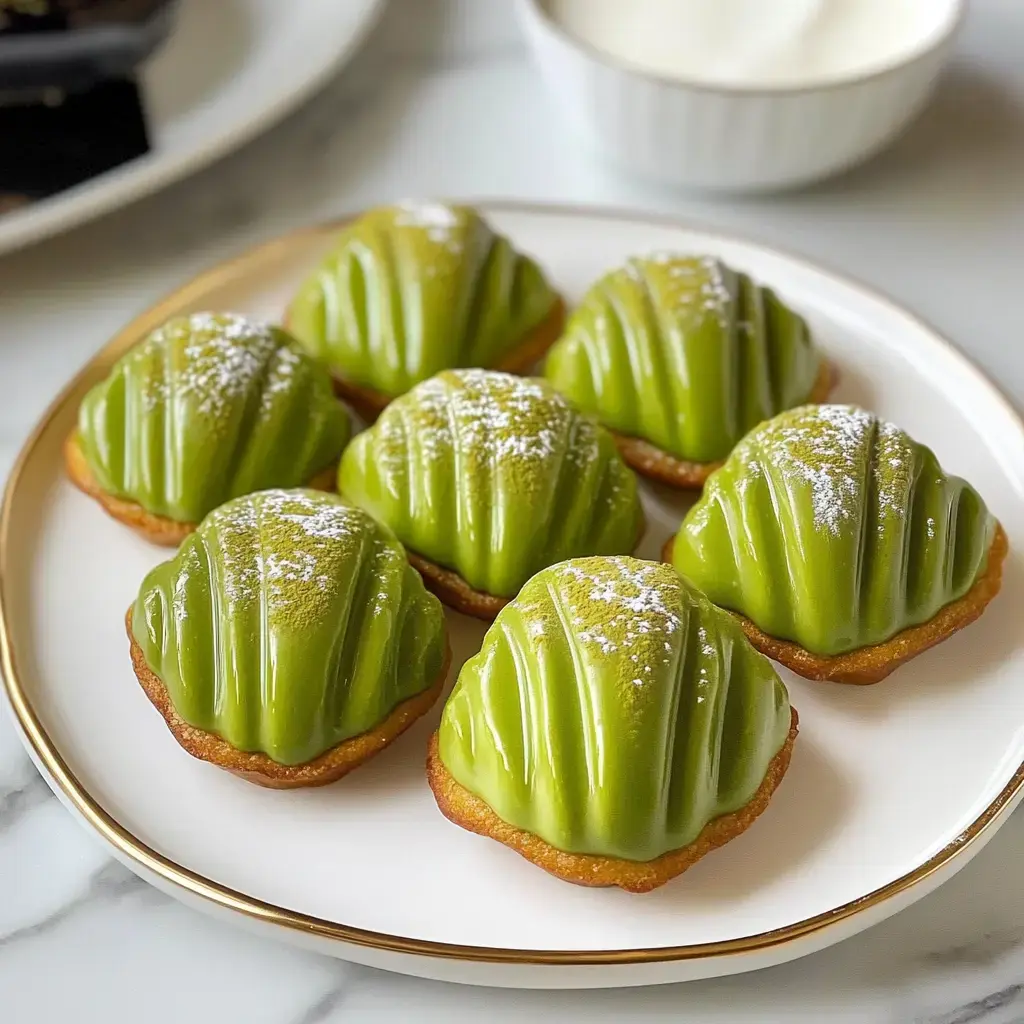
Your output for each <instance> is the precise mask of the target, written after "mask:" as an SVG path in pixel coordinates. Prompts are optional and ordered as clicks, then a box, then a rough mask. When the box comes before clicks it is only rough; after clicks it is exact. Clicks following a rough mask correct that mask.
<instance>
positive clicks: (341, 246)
mask: <svg viewBox="0 0 1024 1024" xmlns="http://www.w3.org/2000/svg"><path fill="white" fill-rule="evenodd" d="M557 301H558V299H557V296H556V294H555V292H554V291H553V290H552V288H551V286H550V285H549V284H548V282H547V281H546V280H545V278H544V275H543V273H542V272H541V270H540V268H539V267H538V266H537V264H536V263H534V261H533V260H531V259H529V258H528V257H526V256H523V255H521V254H520V253H518V252H516V250H515V249H514V248H513V247H512V245H511V244H510V242H509V241H508V239H506V238H504V237H503V236H501V235H499V234H497V233H496V232H495V231H494V230H493V229H492V228H491V227H490V226H489V225H488V223H487V222H486V221H485V220H484V219H483V218H482V217H481V216H480V215H479V214H478V213H477V212H476V211H475V210H473V209H471V208H470V207H466V206H445V205H442V204H440V203H405V204H399V205H397V206H388V207H382V208H379V209H375V210H371V211H370V212H369V213H366V214H364V215H363V216H361V217H359V218H358V219H356V220H355V221H353V222H352V223H351V224H350V225H348V226H347V227H346V228H344V230H342V232H341V234H340V235H339V237H338V240H337V244H336V245H335V246H334V249H333V251H332V252H331V254H330V255H329V256H328V257H327V258H326V259H325V260H324V261H323V263H322V264H321V265H320V266H319V267H318V268H317V269H316V271H314V273H313V274H312V275H310V277H309V278H308V280H307V281H306V282H305V283H304V284H303V285H302V287H301V289H300V290H299V292H298V294H297V295H296V297H295V299H294V300H293V302H292V304H291V307H290V308H289V310H288V317H287V322H288V326H289V328H290V329H291V330H292V331H293V332H294V333H295V335H296V336H297V337H298V339H299V340H300V341H301V342H302V343H303V344H304V345H305V346H306V348H307V349H308V350H309V351H310V352H312V353H313V354H314V355H315V356H317V357H318V358H319V359H320V360H321V361H322V362H324V363H325V364H326V365H327V366H329V367H330V368H331V369H332V371H334V372H335V373H336V374H337V375H338V376H339V377H341V378H343V379H344V380H346V381H349V382H351V383H353V384H357V385H362V386H364V387H367V388H371V389H373V390H374V391H376V392H379V393H382V394H384V395H390V396H393V395H400V394H402V393H404V392H405V391H408V390H409V388H411V387H412V386H413V385H414V384H416V383H418V382H419V381H422V380H426V379H427V378H428V377H432V376H433V375H434V374H435V373H437V372H438V371H439V370H445V369H448V368H450V367H456V366H498V365H499V364H502V363H503V360H504V359H505V358H506V357H507V356H509V355H510V353H512V352H513V350H514V349H516V347H517V346H519V345H520V344H521V343H522V342H523V341H524V340H525V338H526V336H527V335H528V334H529V333H530V332H531V331H532V330H533V329H534V328H536V327H538V325H540V324H541V322H542V321H544V320H545V318H546V317H547V316H548V315H549V314H551V313H552V311H553V310H554V308H555V306H556V304H557ZM535 358H536V357H535Z"/></svg>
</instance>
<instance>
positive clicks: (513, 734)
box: [438, 557, 790, 861]
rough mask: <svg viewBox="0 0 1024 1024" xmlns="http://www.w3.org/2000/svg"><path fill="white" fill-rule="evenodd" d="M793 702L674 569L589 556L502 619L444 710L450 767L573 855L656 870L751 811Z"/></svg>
mask: <svg viewBox="0 0 1024 1024" xmlns="http://www.w3.org/2000/svg"><path fill="white" fill-rule="evenodd" d="M789 728H790V708H789V697H788V695H787V693H786V688H785V687H784V686H783V684H782V682H781V681H780V679H779V677H778V675H776V673H775V670H774V669H773V668H772V665H771V663H770V662H769V661H768V660H767V659H766V658H765V657H763V656H762V655H760V654H758V653H757V652H756V651H755V650H754V649H753V648H752V647H751V646H750V644H749V643H748V642H747V640H746V638H745V637H744V636H743V632H742V630H741V629H740V627H739V624H738V623H737V622H736V620H735V619H733V618H732V617H731V616H730V615H728V614H726V613H725V612H723V611H721V610H720V609H718V608H716V607H715V606H714V605H713V604H712V603H711V602H710V601H709V600H708V599H707V598H706V597H704V595H703V594H701V593H700V592H699V591H697V590H696V589H694V588H693V587H691V586H690V585H689V584H687V583H686V582H685V581H684V580H683V579H681V578H680V576H679V574H678V573H677V572H676V571H675V570H674V569H673V568H672V567H671V566H668V565H661V564H659V563H657V562H643V561H640V560H639V559H636V558H628V557H618V558H580V559H574V560H572V561H568V562H562V563H560V564H559V565H553V566H551V567H550V568H548V569H545V570H544V571H543V572H540V573H538V574H537V575H536V576H534V577H533V579H532V580H530V581H529V583H527V584H526V586H525V587H523V589H522V591H521V592H520V594H519V596H518V597H517V598H516V599H515V601H513V602H512V603H511V604H509V605H507V606H506V607H505V608H504V609H502V611H501V613H500V614H499V615H498V618H497V619H496V620H495V622H494V625H493V626H491V628H490V629H489V630H488V631H487V635H486V636H485V637H484V643H483V648H482V650H481V651H480V653H479V654H477V655H475V656H474V657H472V658H470V660H469V661H467V662H466V664H465V665H464V666H463V668H462V672H461V673H460V674H459V679H458V683H457V684H456V686H455V689H454V691H453V692H452V695H451V697H450V698H449V700H448V703H447V705H446V706H445V709H444V714H443V716H442V719H441V725H440V729H439V733H438V750H439V754H440V757H441V760H442V761H443V762H444V765H445V767H446V768H447V769H448V771H449V772H451V774H452V775H453V776H454V777H455V779H456V780H457V781H458V782H460V783H461V784H462V785H463V786H465V787H466V788H467V789H469V790H471V791H472V792H473V793H475V794H477V796H479V797H481V798H482V799H483V800H484V801H486V802H487V804H488V805H489V806H490V807H491V808H492V810H494V811H495V813H496V814H497V815H498V816H499V817H500V818H503V819H504V820H505V821H507V822H509V823H511V824H512V825H515V826H517V827H518V828H522V829H525V830H527V831H528V832H532V833H534V834H535V835H538V836H540V837H541V839H543V840H545V841H546V842H548V843H550V844H551V845H552V846H554V847H556V848H557V849H559V850H566V851H570V852H573V853H592V854H601V855H605V856H610V857H622V858H626V859H628V860H637V861H646V860H652V859H653V858H655V857H658V856H660V855H661V854H663V853H666V852H668V851H669V850H675V849H678V848H679V847H682V846H686V845H687V844H688V843H691V842H693V840H694V839H696V838H697V836H698V834H699V833H700V831H701V829H702V828H703V827H704V826H705V825H706V824H707V823H708V822H709V821H711V819H713V818H716V817H718V816H719V815H722V814H726V813H728V812H730V811H735V810H737V809H738V808H740V807H742V806H744V805H745V804H747V803H749V802H750V800H751V799H752V798H753V796H754V794H755V793H756V792H757V790H758V788H759V787H760V785H761V783H762V781H763V780H764V777H765V773H766V772H767V769H768V764H769V762H770V761H771V759H772V758H773V757H774V756H775V754H777V753H778V752H779V750H780V749H781V748H782V746H783V744H784V742H785V740H786V736H787V735H788V733H789Z"/></svg>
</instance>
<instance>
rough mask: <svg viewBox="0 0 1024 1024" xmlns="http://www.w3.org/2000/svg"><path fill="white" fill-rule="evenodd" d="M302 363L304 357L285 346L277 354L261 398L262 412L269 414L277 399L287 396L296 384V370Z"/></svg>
mask: <svg viewBox="0 0 1024 1024" xmlns="http://www.w3.org/2000/svg"><path fill="white" fill-rule="evenodd" d="M301 363H302V356H300V355H299V353H298V352H296V351H295V349H293V348H290V347H289V346H287V345H285V346H283V347H282V348H279V349H278V350H277V352H276V353H275V357H274V361H273V362H272V363H271V366H270V371H269V372H268V373H267V378H266V382H265V383H264V386H263V394H262V395H261V396H260V410H261V411H262V412H264V413H266V412H269V411H270V410H271V408H272V407H273V405H274V403H275V402H276V401H277V399H278V398H279V397H280V396H281V395H284V394H287V393H288V392H289V391H290V390H291V389H292V387H293V385H294V383H295V370H296V368H297V367H298V366H299V365H300V364H301Z"/></svg>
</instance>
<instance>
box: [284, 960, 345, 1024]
mask: <svg viewBox="0 0 1024 1024" xmlns="http://www.w3.org/2000/svg"><path fill="white" fill-rule="evenodd" d="M348 973H349V971H348V969H347V968H346V970H345V977H344V979H343V980H342V981H340V982H339V983H338V984H337V985H334V986H332V987H331V988H329V989H328V990H327V991H326V992H325V993H324V994H323V995H322V996H320V998H319V999H317V1001H316V1002H315V1003H313V1005H312V1006H310V1007H309V1009H307V1010H305V1011H304V1012H303V1013H302V1014H301V1015H300V1016H299V1017H297V1018H296V1019H295V1020H294V1021H293V1024H324V1021H326V1020H329V1019H330V1018H331V1016H333V1014H334V1011H335V1010H336V1009H338V1007H339V1006H341V1004H342V1003H343V1002H344V1000H345V997H346V995H348V989H349V977H348Z"/></svg>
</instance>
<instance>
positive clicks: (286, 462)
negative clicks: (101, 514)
mask: <svg viewBox="0 0 1024 1024" xmlns="http://www.w3.org/2000/svg"><path fill="white" fill-rule="evenodd" d="M350 433H351V425H350V422H349V418H348V414H347V413H346V412H345V409H344V407H343V406H342V405H341V404H340V403H339V402H338V401H337V399H335V397H334V395H333V392H332V389H331V381H330V378H329V376H328V374H327V373H326V371H325V370H323V369H322V368H321V367H320V366H318V365H317V364H316V363H315V362H314V361H313V360H312V359H310V358H309V357H308V356H307V355H305V354H304V353H303V352H301V351H300V350H298V349H297V348H296V347H295V346H294V342H293V340H292V339H291V338H290V337H289V335H288V334H286V333H285V332H284V331H282V330H280V328H277V327H271V326H270V325H268V324H262V323H255V322H253V321H251V320H247V319H246V318H245V317H241V316H236V315H234V314H229V313H216V314H215V313H194V314H192V315H191V316H183V317H177V318H175V319H173V320H169V321H168V322H167V323H166V324H164V325H163V327H160V328H158V329H157V330H155V331H154V332H153V333H152V334H150V335H149V337H148V338H146V339H145V341H143V342H142V343H141V344H139V345H137V346H136V347H135V348H133V349H131V351H129V352H128V353H127V354H126V355H124V356H122V357H121V359H119V360H118V362H117V363H116V365H115V366H114V368H113V370H112V371H111V373H110V375H109V376H108V377H107V379H106V380H104V381H102V382H101V383H100V384H97V385H96V386H95V387H94V388H93V389H92V390H91V391H90V392H89V393H88V394H87V395H86V396H85V398H84V399H83V400H82V405H81V407H80V409H79V415H78V434H79V443H80V444H81V446H82V451H83V453H84V455H85V458H86V460H87V461H88V463H89V466H90V468H91V470H92V472H93V475H94V476H95V477H96V480H97V481H98V483H99V484H100V486H101V487H102V488H103V490H104V491H106V492H107V493H108V494H113V495H116V496H117V497H121V498H129V499H131V500H133V501H136V502H138V503H139V504H140V505H141V506H142V507H143V508H145V509H146V510H147V511H149V512H152V513H154V514H156V515H161V516H167V517H169V518H171V519H174V520H177V521H179V522H186V523H192V522H198V521H199V520H200V519H202V518H203V516H204V515H206V513H207V512H209V511H210V510H211V509H213V508H215V507H216V506H217V505H219V504H220V503H221V502H223V501H226V500H227V499H228V498H232V497H235V496H237V495H239V494H245V493H247V492H249V491H255V490H259V489H260V488H263V487H270V486H277V485H279V486H285V487H290V486H295V485H297V484H304V483H306V482H307V481H309V480H310V479H311V478H312V477H313V476H315V475H316V474H317V473H318V472H320V471H321V470H323V469H325V468H327V467H328V466H329V465H330V464H331V463H332V462H334V461H335V460H336V459H337V458H338V456H339V455H340V454H341V450H342V448H344V447H345V443H346V442H347V441H348V438H349V434H350Z"/></svg>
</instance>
